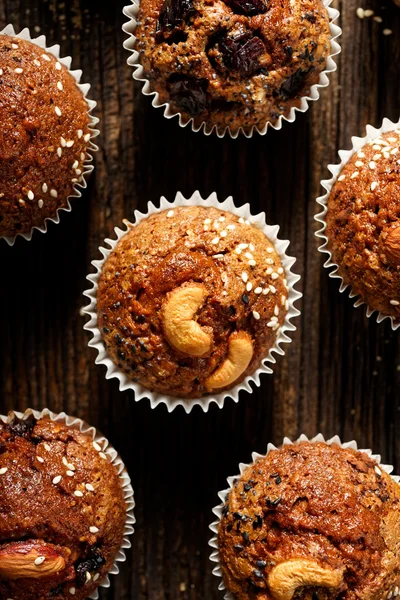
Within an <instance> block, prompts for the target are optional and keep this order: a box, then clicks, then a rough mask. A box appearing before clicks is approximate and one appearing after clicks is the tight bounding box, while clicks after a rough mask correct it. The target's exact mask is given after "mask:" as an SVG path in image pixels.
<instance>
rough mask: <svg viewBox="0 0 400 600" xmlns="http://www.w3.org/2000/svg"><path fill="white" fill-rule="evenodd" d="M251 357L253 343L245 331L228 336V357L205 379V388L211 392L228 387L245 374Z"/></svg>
mask: <svg viewBox="0 0 400 600" xmlns="http://www.w3.org/2000/svg"><path fill="white" fill-rule="evenodd" d="M252 357H253V343H252V341H251V337H250V336H249V334H248V333H246V332H245V331H235V332H234V333H232V334H231V335H230V336H229V340H228V356H227V357H226V359H225V361H224V362H223V363H222V365H221V366H220V367H218V369H216V371H214V373H212V374H211V375H210V376H209V377H208V379H206V386H207V387H208V388H209V389H211V390H213V389H218V388H223V387H225V386H227V385H230V384H231V383H233V382H234V381H236V379H238V378H239V377H240V376H241V374H242V373H244V372H245V370H246V369H247V367H248V366H249V364H250V361H251V359H252Z"/></svg>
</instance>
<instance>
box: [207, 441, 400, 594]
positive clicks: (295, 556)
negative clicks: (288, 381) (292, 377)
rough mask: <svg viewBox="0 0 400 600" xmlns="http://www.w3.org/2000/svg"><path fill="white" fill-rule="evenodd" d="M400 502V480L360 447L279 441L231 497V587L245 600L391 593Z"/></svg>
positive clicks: (222, 547) (226, 559)
mask: <svg viewBox="0 0 400 600" xmlns="http://www.w3.org/2000/svg"><path fill="white" fill-rule="evenodd" d="M399 508H400V488H399V485H398V484H397V483H395V481H394V480H393V479H392V478H391V477H390V476H389V475H388V474H387V473H386V472H385V471H384V470H383V469H382V468H381V467H380V466H378V464H377V463H376V461H375V460H373V459H372V458H370V457H369V456H368V455H367V454H365V453H363V452H361V451H355V450H352V449H344V448H342V447H340V446H338V445H335V444H332V445H328V444H325V443H322V442H304V443H299V444H295V445H285V446H283V447H282V448H281V449H279V450H273V451H271V452H269V453H268V455H267V456H266V457H263V458H259V459H258V460H256V462H255V463H254V465H252V466H250V467H248V468H246V469H245V471H244V472H243V473H242V475H241V476H240V478H238V479H237V480H236V481H235V482H234V485H233V488H232V490H231V491H230V493H229V496H228V498H227V500H226V503H225V506H224V509H223V515H222V518H221V522H220V525H219V531H218V548H219V560H220V564H221V568H222V573H223V578H224V583H225V586H226V587H227V589H228V590H230V591H231V592H232V593H233V595H234V597H235V599H236V600H250V599H254V600H291V599H292V598H299V599H303V598H304V599H307V600H311V599H315V598H319V599H322V600H333V599H334V598H340V599H342V600H356V599H357V600H381V599H382V598H386V597H389V598H390V597H391V596H390V594H392V595H393V592H395V591H396V590H397V593H398V587H399V586H400V572H399V569H398V565H399V560H400V511H399ZM388 594H389V596H388Z"/></svg>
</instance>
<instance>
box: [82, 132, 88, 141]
mask: <svg viewBox="0 0 400 600" xmlns="http://www.w3.org/2000/svg"><path fill="white" fill-rule="evenodd" d="M83 139H84V140H85V142H88V141H89V140H90V133H87V134H86V135H85V137H84V138H83Z"/></svg>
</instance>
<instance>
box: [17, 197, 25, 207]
mask: <svg viewBox="0 0 400 600" xmlns="http://www.w3.org/2000/svg"><path fill="white" fill-rule="evenodd" d="M18 202H19V203H20V205H21V206H23V205H24V204H25V200H22V198H20V199H19V200H18Z"/></svg>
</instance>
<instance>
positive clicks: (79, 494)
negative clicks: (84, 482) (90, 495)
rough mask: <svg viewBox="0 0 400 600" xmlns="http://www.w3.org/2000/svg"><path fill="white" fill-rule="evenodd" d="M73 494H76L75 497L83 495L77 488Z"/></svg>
mask: <svg viewBox="0 0 400 600" xmlns="http://www.w3.org/2000/svg"><path fill="white" fill-rule="evenodd" d="M74 496H76V497H77V498H82V497H83V492H80V491H79V490H75V491H74Z"/></svg>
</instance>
